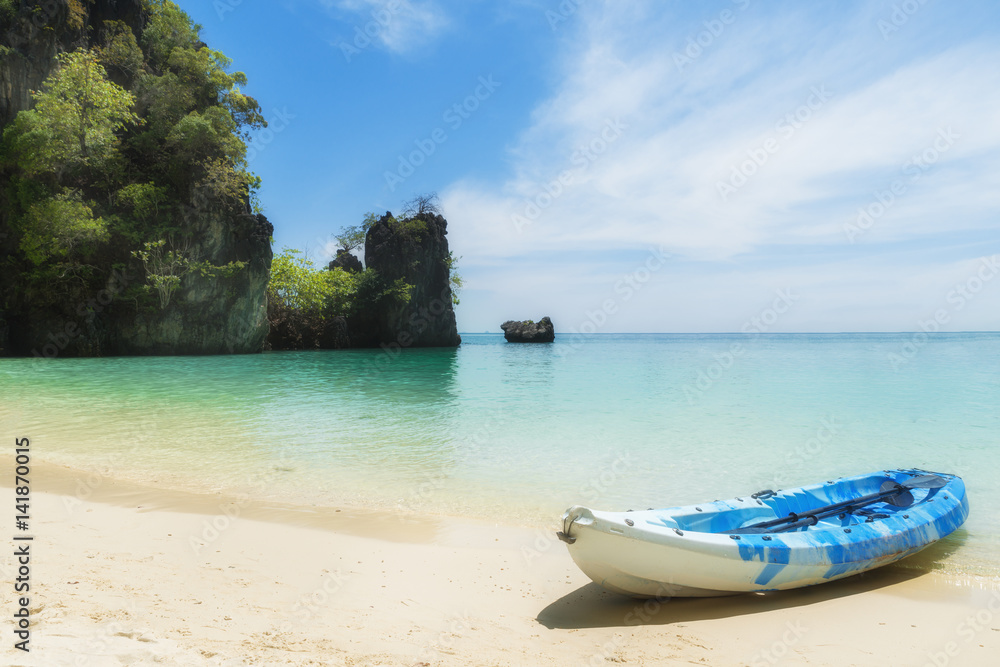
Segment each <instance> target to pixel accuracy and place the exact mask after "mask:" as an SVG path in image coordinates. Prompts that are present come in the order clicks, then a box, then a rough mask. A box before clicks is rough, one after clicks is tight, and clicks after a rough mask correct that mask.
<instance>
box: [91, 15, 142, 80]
mask: <svg viewBox="0 0 1000 667" xmlns="http://www.w3.org/2000/svg"><path fill="white" fill-rule="evenodd" d="M103 30H104V44H103V46H101V47H99V48H98V49H97V56H98V59H99V60H100V61H101V63H102V64H103V65H105V66H106V67H117V68H118V69H120V70H121V71H123V72H125V73H127V74H128V75H129V76H135V75H136V74H138V73H139V71H140V70H141V69H142V49H140V48H139V44H138V43H137V42H136V41H135V35H134V34H133V33H132V29H131V28H129V27H128V25H126V24H125V23H124V22H122V21H105V22H104V28H103Z"/></svg>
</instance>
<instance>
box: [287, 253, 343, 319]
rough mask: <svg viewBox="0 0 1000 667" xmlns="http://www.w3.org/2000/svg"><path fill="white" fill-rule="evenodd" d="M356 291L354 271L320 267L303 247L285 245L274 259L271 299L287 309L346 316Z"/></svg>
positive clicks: (312, 313) (310, 313)
mask: <svg viewBox="0 0 1000 667" xmlns="http://www.w3.org/2000/svg"><path fill="white" fill-rule="evenodd" d="M356 292H357V285H356V279H355V278H354V277H353V276H352V275H351V274H349V273H347V272H346V271H344V270H342V269H334V270H333V271H328V270H326V269H318V268H316V265H315V264H314V263H313V261H312V260H310V259H308V258H307V257H305V256H304V255H303V254H302V251H301V250H293V249H291V248H285V249H284V250H282V252H281V254H279V255H276V256H275V257H274V259H273V260H272V262H271V280H270V282H269V283H268V285H267V294H268V298H269V299H270V300H271V301H272V303H275V304H279V305H281V306H283V307H285V308H288V309H292V310H298V311H301V312H303V313H305V314H308V315H323V316H331V317H332V316H336V315H344V314H346V313H347V312H348V311H349V310H350V307H351V303H352V300H353V298H354V296H355V294H356Z"/></svg>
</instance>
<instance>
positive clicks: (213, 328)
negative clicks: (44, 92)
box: [0, 0, 273, 357]
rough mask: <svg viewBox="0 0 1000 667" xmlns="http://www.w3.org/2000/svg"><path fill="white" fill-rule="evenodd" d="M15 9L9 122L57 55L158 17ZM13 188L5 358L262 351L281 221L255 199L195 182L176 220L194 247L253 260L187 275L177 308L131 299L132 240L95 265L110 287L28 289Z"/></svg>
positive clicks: (6, 81) (0, 314) (1, 278)
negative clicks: (18, 256) (59, 292)
mask: <svg viewBox="0 0 1000 667" xmlns="http://www.w3.org/2000/svg"><path fill="white" fill-rule="evenodd" d="M13 6H14V10H13V11H14V13H13V14H6V13H0V130H2V127H3V126H6V125H7V124H8V123H10V122H11V121H12V120H13V119H14V118H15V116H16V115H17V114H18V112H20V111H22V110H25V109H28V108H30V106H31V105H32V99H31V95H30V91H32V90H38V89H41V87H42V82H43V81H44V80H45V79H46V78H47V77H48V76H49V74H50V73H52V71H53V70H54V67H55V65H56V60H55V56H56V55H57V54H59V53H63V52H68V51H73V50H75V49H77V48H80V47H88V46H94V45H95V44H96V43H97V42H98V37H99V36H100V35H101V34H102V29H103V28H102V26H103V24H104V22H105V21H122V22H124V23H125V24H126V25H128V26H129V27H130V28H131V29H132V31H133V33H134V35H135V37H136V39H137V40H139V41H140V42H141V35H142V30H143V28H144V27H145V25H146V24H147V20H148V17H147V16H146V14H145V12H144V10H143V1H142V0H20V2H19V3H18V2H14V3H13ZM2 10H3V8H2V7H0V12H2ZM109 75H111V76H112V79H114V78H115V77H114V76H113V73H111V72H109ZM118 83H120V84H121V83H123V82H122V81H118ZM0 178H3V174H2V173H0ZM3 182H4V184H6V180H4V181H3ZM6 196H7V195H6V194H5V193H4V192H2V188H0V355H4V354H13V355H38V356H47V357H52V356H96V355H116V354H236V353H251V352H259V351H260V350H261V349H263V345H264V341H265V338H266V337H267V333H268V322H267V317H266V315H267V312H266V288H267V282H268V278H269V274H270V267H271V259H272V252H271V245H270V237H271V236H272V235H273V226H272V225H271V223H270V222H268V220H267V219H266V218H265V217H264V216H263V215H259V214H253V213H252V212H251V210H250V208H249V206H246V207H237V209H236V210H234V209H233V207H231V206H230V207H222V206H220V205H219V204H218V202H217V201H215V200H213V199H212V198H210V197H207V196H205V195H204V194H203V193H201V192H199V190H198V189H196V188H193V189H192V191H191V195H190V198H189V200H188V201H186V202H183V203H181V204H180V206H179V207H178V211H177V214H176V216H175V219H174V224H175V225H176V226H177V227H178V228H182V229H184V231H185V236H186V237H187V238H188V239H189V245H188V246H187V247H186V248H185V250H186V251H187V253H188V255H189V256H190V257H192V258H194V259H196V260H198V261H202V262H209V263H211V264H213V265H217V266H222V265H225V264H227V263H229V262H233V261H240V262H245V263H246V266H245V267H244V268H243V269H241V270H239V271H238V272H236V273H235V274H234V275H232V276H230V277H218V276H216V277H212V276H204V275H199V274H198V273H197V272H194V271H192V272H189V273H187V274H186V275H184V277H183V279H182V283H181V285H180V287H179V289H178V290H177V291H176V292H175V293H174V294H173V295H172V298H171V301H170V303H169V305H167V307H166V308H163V309H159V308H145V307H139V305H138V304H137V303H135V302H133V301H131V300H130V299H127V298H124V297H123V292H126V291H127V290H129V289H135V288H137V287H140V286H141V285H143V284H144V283H145V282H146V276H145V273H144V271H143V268H142V266H141V264H138V262H137V261H136V260H133V259H131V256H130V251H131V250H132V249H133V248H131V247H129V248H126V247H112V248H109V249H108V251H107V255H106V256H105V257H104V258H102V259H103V262H104V263H103V264H101V265H100V266H97V267H96V270H97V271H98V272H99V273H98V274H97V275H98V276H99V278H98V279H97V280H99V281H101V283H103V285H104V289H96V290H95V289H94V288H93V285H90V286H88V287H87V288H86V289H83V288H81V289H78V290H75V291H72V290H70V291H67V292H66V293H65V295H64V296H62V297H60V298H59V299H58V300H57V301H56V302H55V303H53V302H52V301H51V300H50V301H49V302H44V301H42V300H40V299H38V298H35V295H33V294H31V292H30V290H29V289H20V288H18V284H19V281H20V280H21V276H20V274H19V273H18V271H19V269H18V268H17V267H13V268H11V266H10V263H9V262H8V261H7V260H8V258H9V257H10V256H11V255H12V254H13V252H14V251H15V250H16V240H15V237H14V234H13V232H12V231H11V230H10V228H9V223H8V220H7V213H6V208H7V205H6V200H5V197H6ZM150 240H152V239H150ZM12 246H15V247H12ZM123 260H125V261H123ZM22 268H23V267H22ZM12 295H13V296H12Z"/></svg>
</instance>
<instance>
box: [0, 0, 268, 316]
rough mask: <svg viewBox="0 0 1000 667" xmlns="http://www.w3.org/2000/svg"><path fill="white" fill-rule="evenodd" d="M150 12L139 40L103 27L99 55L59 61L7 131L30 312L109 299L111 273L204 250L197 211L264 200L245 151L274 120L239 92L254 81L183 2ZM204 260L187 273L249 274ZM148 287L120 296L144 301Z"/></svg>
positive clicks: (0, 161) (115, 26)
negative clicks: (154, 254)
mask: <svg viewBox="0 0 1000 667" xmlns="http://www.w3.org/2000/svg"><path fill="white" fill-rule="evenodd" d="M143 5H144V10H145V11H146V12H147V16H148V22H147V23H146V24H145V28H144V30H143V32H142V34H141V35H136V34H134V33H133V32H132V29H131V28H130V27H129V26H128V25H126V24H125V23H122V22H120V21H106V22H104V23H98V24H97V25H98V26H100V27H99V28H97V29H96V30H95V31H94V33H93V37H92V41H91V44H90V46H89V47H88V48H81V49H78V50H76V51H73V52H70V53H64V54H61V55H59V56H58V60H59V62H58V65H57V67H56V68H55V70H54V71H53V73H52V74H51V75H50V76H49V77H48V78H47V79H46V81H45V82H44V83H43V86H42V90H41V91H39V92H37V93H35V94H34V95H33V99H34V106H33V108H31V109H29V110H25V111H22V112H20V113H19V114H18V116H17V117H16V118H15V119H14V121H13V122H11V123H10V124H9V126H8V127H6V128H5V129H4V131H3V136H2V141H0V169H2V170H3V172H4V173H5V176H7V179H6V180H7V184H6V188H5V192H4V193H3V195H4V196H3V199H4V200H5V204H6V206H5V207H6V209H7V211H6V216H5V217H6V219H7V221H8V225H9V229H10V230H11V231H12V232H13V240H14V241H15V243H16V246H17V248H18V249H19V251H20V252H19V253H18V255H17V256H16V257H14V258H13V262H18V261H24V262H26V264H25V266H23V267H22V268H20V269H17V268H15V269H13V270H15V271H18V270H19V271H20V273H19V276H18V281H17V284H18V289H23V290H30V292H31V303H32V304H33V305H34V306H38V305H40V304H42V303H45V302H48V303H51V304H53V305H56V304H59V303H64V302H65V301H66V300H67V297H68V296H69V294H70V293H71V291H72V290H77V291H83V292H96V291H99V290H100V288H101V287H100V286H101V285H102V282H103V280H104V276H106V275H108V274H110V273H111V271H112V264H117V265H118V266H122V265H125V264H129V263H133V264H134V263H135V262H136V259H137V258H140V257H141V256H143V255H144V254H149V253H150V252H151V251H150V247H155V248H158V247H162V244H163V243H166V247H168V248H170V247H178V248H183V247H187V246H188V245H189V244H191V243H192V242H194V243H195V244H196V243H197V240H196V239H192V238H191V233H192V232H191V231H190V230H191V228H190V226H189V225H186V224H185V220H187V219H188V218H189V211H190V210H191V208H192V207H193V206H194V207H198V208H201V209H206V208H211V209H222V210H224V211H227V212H228V214H236V215H238V214H240V213H242V212H244V211H245V210H246V206H247V202H248V201H250V202H253V201H255V191H256V189H257V188H258V187H259V185H260V180H259V179H258V178H257V177H256V176H255V175H253V174H252V173H250V171H249V169H248V164H247V161H246V143H245V142H246V141H247V139H248V138H249V136H250V132H252V131H253V130H255V129H259V128H262V127H265V126H266V122H265V120H264V118H263V116H262V114H261V111H260V106H259V104H258V103H257V101H256V100H254V99H253V98H252V97H249V96H247V95H245V94H244V93H242V92H241V87H242V86H245V85H246V83H247V78H246V75H245V74H243V73H242V72H232V71H230V68H231V65H232V62H231V61H230V59H229V58H227V57H226V56H225V55H224V54H222V53H220V52H218V51H214V50H212V49H209V48H208V47H206V46H205V44H204V43H202V42H201V40H200V37H199V31H200V26H198V25H196V24H194V23H193V22H192V21H191V19H190V18H189V17H188V16H187V14H185V13H184V12H183V11H181V9H180V8H179V7H178V6H177V5H176V4H175V3H173V2H170V1H169V0H144V2H143ZM81 11H82V10H81ZM81 16H82V18H81V20H83V19H86V18H87V14H86V12H83V13H82V14H81ZM109 74H110V76H109ZM112 79H114V80H112ZM115 81H118V82H119V83H121V84H123V85H124V86H125V87H123V85H119V83H115ZM150 244H153V245H152V246H150ZM197 259H198V258H196V257H193V256H191V257H185V261H186V262H187V264H186V265H185V266H188V265H189V266H190V267H192V269H193V268H198V269H199V270H198V271H194V270H191V271H188V274H192V275H193V274H197V275H199V276H202V277H204V276H205V275H206V274H208V275H215V276H224V275H227V274H228V272H229V271H230V270H231V269H232V267H234V266H239V265H240V263H238V262H236V263H230V264H227V265H225V266H223V267H217V266H214V265H211V264H208V263H205V262H199V261H196V260H197ZM143 264H144V265H145V268H146V270H147V271H149V267H150V266H151V264H150V262H143ZM140 268H142V267H140ZM164 275H165V274H164ZM158 276H159V277H160V278H162V275H161V274H160V273H157V272H155V271H153V272H151V273H149V278H150V282H149V284H148V285H147V287H154V288H156V289H157V290H158V289H159V287H160V286H161V285H160V284H159V283H157V282H156V281H157V280H158V279H159V278H158ZM172 276H173V274H171V280H172V282H173V283H176V282H177V281H176V280H173V278H172ZM183 279H184V278H183V276H182V277H181V280H183ZM160 282H161V283H162V280H161V281H160ZM139 287H140V286H139V285H133V288H134V289H133V290H132V291H131V292H127V293H123V294H121V295H120V296H119V298H121V299H123V300H126V301H129V302H132V301H134V300H135V299H136V298H137V297H141V294H142V291H141V290H140V291H136V290H138V288H139ZM160 303H161V304H162V305H164V306H165V305H166V304H167V303H168V301H167V300H165V299H162V295H161V300H160ZM0 310H3V304H2V303H0Z"/></svg>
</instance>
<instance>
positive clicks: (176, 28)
mask: <svg viewBox="0 0 1000 667" xmlns="http://www.w3.org/2000/svg"><path fill="white" fill-rule="evenodd" d="M147 9H148V11H149V12H150V14H151V18H150V21H149V25H147V26H146V29H145V30H144V31H143V33H142V44H143V47H145V49H146V53H147V54H148V58H149V64H150V66H151V67H153V68H154V69H157V70H162V69H163V68H164V66H165V65H166V63H167V60H168V59H169V58H170V54H171V53H173V51H174V49H175V48H188V49H191V48H194V46H195V45H196V44H197V43H198V41H199V37H198V33H199V32H201V26H199V25H196V24H193V23H192V22H191V19H190V18H189V17H188V15H187V14H185V13H184V12H183V11H182V10H181V8H180V7H178V6H177V5H176V4H174V3H173V2H170V1H169V0H147Z"/></svg>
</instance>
